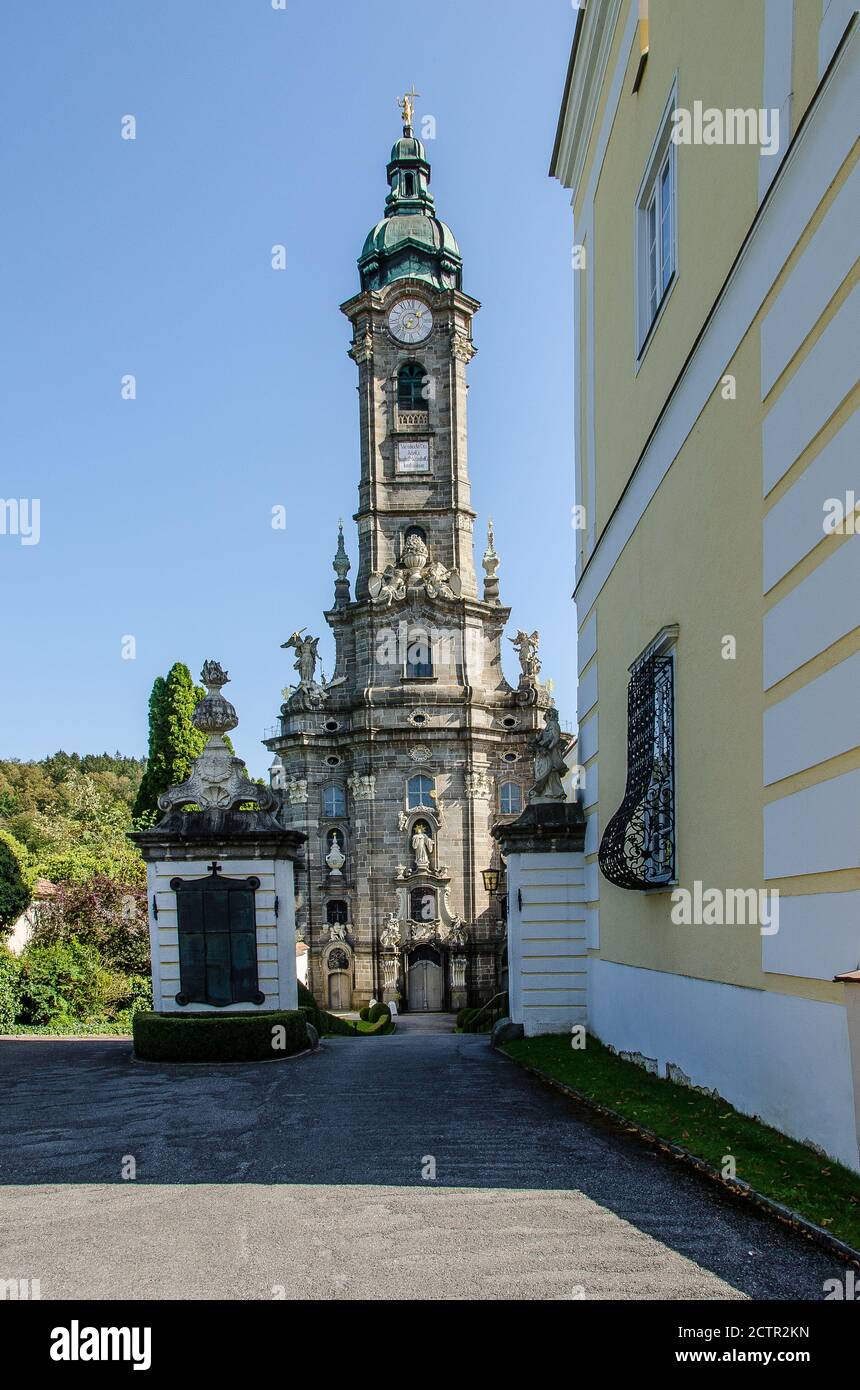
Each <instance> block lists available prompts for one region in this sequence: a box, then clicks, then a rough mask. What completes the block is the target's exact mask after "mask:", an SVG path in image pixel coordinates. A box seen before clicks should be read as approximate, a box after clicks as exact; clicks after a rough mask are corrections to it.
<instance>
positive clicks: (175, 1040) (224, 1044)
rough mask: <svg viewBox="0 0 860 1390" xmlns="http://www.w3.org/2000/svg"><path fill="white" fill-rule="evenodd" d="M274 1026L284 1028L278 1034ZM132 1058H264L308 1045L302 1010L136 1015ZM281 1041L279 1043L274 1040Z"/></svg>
mask: <svg viewBox="0 0 860 1390" xmlns="http://www.w3.org/2000/svg"><path fill="white" fill-rule="evenodd" d="M275 1028H283V1030H284V1031H283V1035H282V1037H281V1035H276V1034H275V1033H274V1029H275ZM132 1034H133V1037H134V1051H135V1056H137V1057H141V1058H143V1059H144V1060H146V1061H149V1062H262V1061H265V1060H268V1059H269V1058H273V1057H289V1056H291V1055H292V1054H293V1053H295V1052H301V1051H303V1049H304V1048H306V1047H307V1046H308V1031H307V1026H306V1018H305V1014H304V1012H303V1010H301V1009H298V1010H296V1011H295V1012H291V1011H290V1012H288V1011H287V1010H286V1009H280V1010H279V1009H273V1010H271V1011H270V1012H268V1013H255V1014H223V1013H220V1014H185V1013H183V1014H154V1013H137V1014H135V1016H134V1019H133V1020H132ZM276 1041H278V1042H279V1043H280V1042H281V1041H283V1047H281V1046H274V1043H275V1042H276Z"/></svg>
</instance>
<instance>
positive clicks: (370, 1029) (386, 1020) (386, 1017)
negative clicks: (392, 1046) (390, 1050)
mask: <svg viewBox="0 0 860 1390" xmlns="http://www.w3.org/2000/svg"><path fill="white" fill-rule="evenodd" d="M371 1012H373V1011H372V1010H371ZM355 1031H356V1033H364V1034H368V1033H370V1034H377V1035H380V1036H384V1034H386V1033H393V1032H394V1024H393V1023H392V1022H391V1015H390V1014H389V1013H385V1014H383V1015H382V1016H381V1017H380V1018H378V1019H377V1020H376V1022H375V1023H370V1022H369V1021H368V1022H365V1020H364V1019H363V1018H360V1019H359V1020H358V1023H356V1025H355Z"/></svg>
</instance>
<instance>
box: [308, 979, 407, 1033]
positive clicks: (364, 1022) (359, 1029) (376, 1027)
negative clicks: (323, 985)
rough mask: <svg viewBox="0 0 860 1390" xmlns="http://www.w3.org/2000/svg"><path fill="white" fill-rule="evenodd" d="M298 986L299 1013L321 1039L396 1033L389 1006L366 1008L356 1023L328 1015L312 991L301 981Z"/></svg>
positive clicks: (362, 1010) (376, 1005)
mask: <svg viewBox="0 0 860 1390" xmlns="http://www.w3.org/2000/svg"><path fill="white" fill-rule="evenodd" d="M298 986H299V1012H300V1013H302V1014H304V1016H305V1018H306V1019H307V1021H308V1023H311V1024H313V1026H314V1028H316V1030H317V1032H318V1033H319V1035H320V1037H321V1038H322V1037H325V1036H328V1037H332V1036H334V1035H336V1036H338V1037H342V1038H343V1037H349V1038H354V1037H355V1036H356V1034H357V1033H362V1034H368V1033H370V1034H383V1033H393V1032H394V1024H393V1023H392V1022H391V1010H390V1009H389V1007H388V1005H387V1004H375V1005H374V1006H373V1008H372V1009H371V1008H369V1007H368V1006H365V1007H364V1008H363V1009H361V1010H360V1011H359V1016H358V1021H357V1022H355V1023H354V1022H353V1021H352V1019H349V1018H338V1017H337V1015H336V1014H330V1013H326V1011H325V1009H321V1008H320V1006H319V1004H318V1003H317V1001H316V1000H315V999H314V997H313V995H312V994H311V992H310V990H309V989H308V988H307V986H306V985H303V984H302V982H301V980H299V982H298ZM374 1015H375V1017H374Z"/></svg>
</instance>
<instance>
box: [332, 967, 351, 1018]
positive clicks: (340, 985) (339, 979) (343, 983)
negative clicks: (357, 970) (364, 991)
mask: <svg viewBox="0 0 860 1390" xmlns="http://www.w3.org/2000/svg"><path fill="white" fill-rule="evenodd" d="M349 1005H350V989H349V975H347V974H346V973H345V972H344V971H341V972H339V973H338V974H335V975H329V977H328V1006H329V1008H330V1009H331V1011H332V1013H337V1012H339V1011H341V1012H342V1011H343V1010H345V1009H348V1008H349Z"/></svg>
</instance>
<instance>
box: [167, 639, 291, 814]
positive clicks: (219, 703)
mask: <svg viewBox="0 0 860 1390" xmlns="http://www.w3.org/2000/svg"><path fill="white" fill-rule="evenodd" d="M200 679H201V680H202V682H203V684H204V685H205V686H206V690H207V693H206V695H204V697H203V699H202V700H200V701H199V703H198V704H197V705H195V707H194V713H193V714H192V716H191V722H192V724H193V725H194V727H195V729H199V730H200V732H201V733H203V734H207V735H208V738H207V741H206V746H205V748H204V749H203V752H202V753H201V754H200V756H199V757H198V758H195V760H194V763H193V765H192V768H191V775H190V776H189V778H188V780H187V781H185V782H182V783H180V784H179V785H178V786H173V787H168V789H167V791H166V792H164V793H163V794H162V795H161V796H160V797H159V798H158V806H159V809H160V810H162V811H166V812H168V813H169V812H171V811H181V810H182V809H183V808H184V807H186V806H199V807H200V809H201V810H202V811H208V810H215V811H235V810H237V809H238V808H239V806H241V805H245V804H248V803H250V804H253V805H254V806H255V807H256V808H257V810H258V811H261V812H268V811H271V810H273V809H274V807H275V806H276V805H277V801H276V799H275V797H274V796H273V795H272V792H271V791H270V790H269V788H268V787H261V786H260V785H259V783H257V782H251V781H250V780H249V778H248V775H247V771H246V768H245V764H244V762H243V761H242V759H241V758H237V757H236V756H235V755H234V754H233V753H231V751H230V749H229V748H228V747H227V744H226V743H225V742H224V735H225V734H226V733H228V732H229V730H230V729H235V728H236V725H237V724H238V723H239V719H238V716H237V714H236V711H235V709H234V708H233V706H232V705H231V704H230V701H229V700H226V699H225V698H224V696H223V695H222V694H221V688H222V686H225V685H227V683H228V681H229V679H230V677H229V676H228V675H227V672H226V671H225V670H224V669H223V667H221V666H220V665H219V664H218V662H217V661H207V662H205V663H204V666H203V670H202V671H201V673H200Z"/></svg>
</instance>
